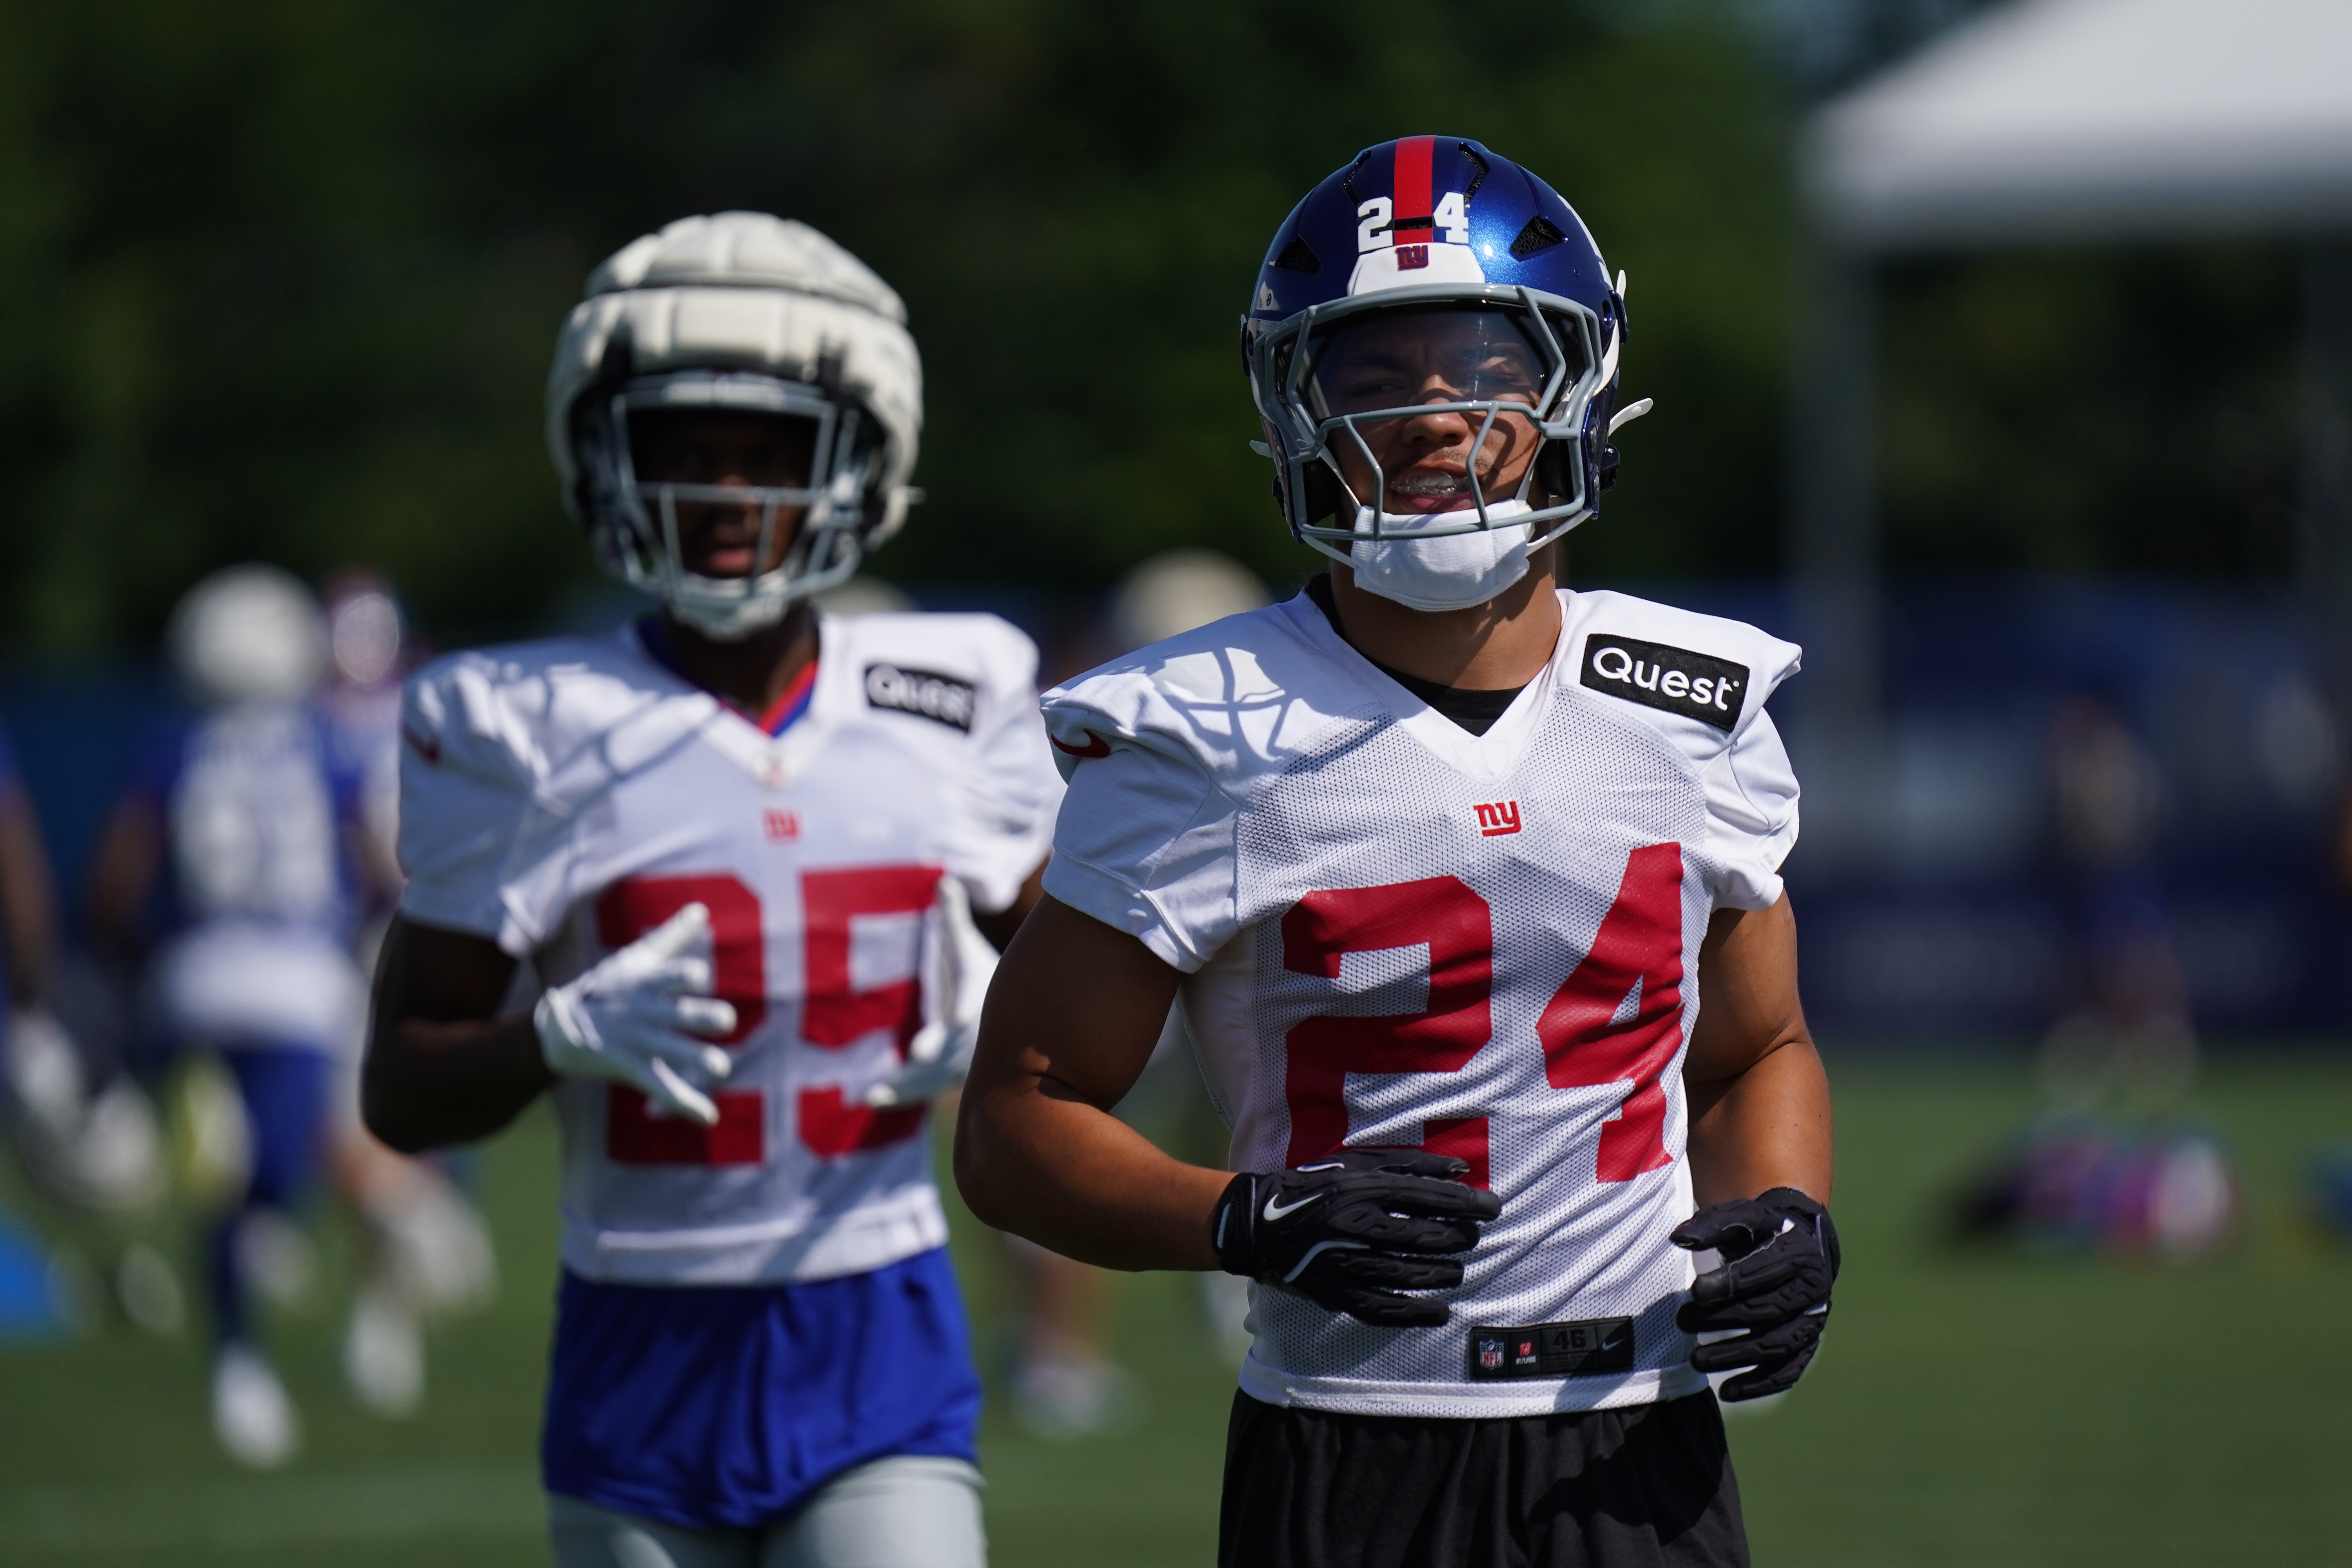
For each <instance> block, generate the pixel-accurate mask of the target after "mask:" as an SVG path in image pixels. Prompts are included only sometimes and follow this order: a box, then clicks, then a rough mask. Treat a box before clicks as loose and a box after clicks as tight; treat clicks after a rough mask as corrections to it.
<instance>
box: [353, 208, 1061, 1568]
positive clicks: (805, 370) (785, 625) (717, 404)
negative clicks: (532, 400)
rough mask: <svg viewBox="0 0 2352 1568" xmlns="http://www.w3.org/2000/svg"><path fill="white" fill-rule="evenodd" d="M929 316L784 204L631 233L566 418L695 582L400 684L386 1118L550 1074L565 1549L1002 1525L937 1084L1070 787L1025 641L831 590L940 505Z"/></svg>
mask: <svg viewBox="0 0 2352 1568" xmlns="http://www.w3.org/2000/svg"><path fill="white" fill-rule="evenodd" d="M905 320H906V317H905V311H904V310H903V308H902V307H901V305H900V303H899V301H898V296H897V295H896V294H895V293H893V292H892V291H891V290H890V289H889V288H888V287H887V285H885V284H884V283H883V282H882V280H881V279H879V278H877V277H876V276H875V275H874V274H873V273H872V272H871V271H870V270H868V269H867V268H866V267H865V266H864V265H863V264H862V263H860V262H859V261H858V260H857V259H856V258H855V257H853V256H851V255H850V254H849V253H848V252H847V251H845V250H844V249H842V248H841V247H839V246H837V245H835V244H834V243H833V242H832V241H831V240H829V239H827V238H825V237H824V236H823V235H821V234H818V233H817V232H816V231H815V230H814V229H811V228H809V227H807V226H804V225H802V224H799V223H794V222H789V221H785V220H781V219H778V218H775V217H771V216H766V215H763V214H757V213H723V214H720V215H719V216H712V217H694V218H687V219H683V220H681V221H679V222H677V223H673V224H671V225H669V226H667V227H666V228H664V229H662V230H661V231H660V232H659V233H656V234H652V235H648V236H646V237H644V238H642V239H640V240H637V241H636V242H635V243H634V244H632V245H629V246H627V247H625V248H624V249H622V250H621V251H619V252H618V253H617V254H615V255H614V257H613V258H611V259H609V260H608V261H606V262H605V263H604V265H603V266H602V267H600V268H597V269H596V271H595V272H594V274H593V275H592V276H591V278H590V279H589V282H588V289H587V297H586V298H585V299H584V300H583V301H582V303H581V304H580V305H579V307H578V308H577V309H575V310H573V311H572V317H571V320H570V321H568V322H567V323H566V324H565V326H564V329H563V331H562V337H561V339H560V341H559V342H558V343H557V346H556V353H555V363H554V368H553V370H552V372H551V374H550V376H549V381H548V397H547V413H548V424H547V436H548V444H549V447H550V448H551V451H552V452H553V454H554V457H555V463H556V468H557V470H558V472H559V474H560V475H561V476H562V481H563V490H564V497H565V500H566V501H567V502H568V503H569V504H570V506H571V507H572V510H573V512H574V514H575V515H576V516H577V517H578V518H579V519H580V521H582V522H583V524H584V525H585V527H586V529H587V531H588V534H589V537H590V540H591V542H592V543H593V546H594V549H595V552H596V555H597V558H598V560H599V561H600V562H602V563H604V566H605V568H606V569H607V570H608V571H610V572H612V573H614V574H615V575H618V576H620V577H622V578H624V579H625V580H626V581H628V582H630V583H633V584H638V585H640V586H642V587H644V588H646V589H647V590H649V591H650V592H652V593H653V594H655V595H657V596H658V597H659V599H660V601H661V607H660V609H659V611H658V612H657V613H655V614H652V615H648V616H645V617H643V618H642V619H640V620H639V621H637V622H636V623H635V624H633V625H631V626H628V627H626V628H625V629H624V630H623V631H621V632H620V633H619V634H617V635H615V636H611V637H595V638H560V639H556V640H552V641H548V642H539V643H529V644H523V645H520V646H516V647H501V648H492V649H488V650H484V651H481V652H476V653H467V654H460V655H457V656H456V657H454V658H446V659H443V660H441V661H440V662H438V663H436V664H434V665H432V666H429V667H427V668H425V669H424V670H423V671H421V672H420V673H419V674H418V675H417V676H415V678H414V679H412V680H411V681H410V683H409V686H408V690H407V694H406V699H405V706H404V711H403V720H402V723H403V730H404V741H405V749H404V756H403V758H402V783H401V793H402V799H401V811H400V834H401V858H402V860H403V862H404V865H405V866H406V868H407V869H408V872H409V876H410V881H409V885H408V889H407V891H406V893H405V895H404V899H403V902H402V908H401V912H400V914H399V916H398V917H397V918H396V919H395V920H394V922H393V926H392V929H391V931H390V933H389V934H388V936H387V937H386V940H385V944H384V959H383V968H382V971H381V976H380V979H379V982H378V986H377V995H376V1010H375V1019H374V1025H373V1035H372V1040H371V1045H370V1048H369V1056H368V1061H367V1067H366V1070H365V1079H364V1099H365V1106H366V1114H367V1120H368V1124H369V1126H370V1127H372V1128H373V1130H374V1131H376V1133H377V1134H378V1135H379V1136H380V1137H382V1138H383V1140H384V1141H385V1142H389V1143H391V1144H393V1145H394V1147H396V1148H401V1149H405V1150H417V1149H423V1148H427V1147H433V1146H436V1145H442V1144H448V1143H456V1142H467V1141H470V1140H473V1139H478V1138H481V1137H483V1136H485V1135H487V1134H488V1133H490V1132H493V1131H497V1130H498V1129H499V1128H500V1127H502V1126H504V1125H505V1124H506V1123H507V1122H509V1121H511V1120H512V1119H513V1118H514V1117H515V1116H516V1115H517V1114H518V1113H519V1112H520V1111H521V1110H523V1108H524V1107H525V1106H527V1105H529V1104H530V1102H532V1101H533V1100H536V1099H538V1098H539V1097H540V1096H541V1094H543V1093H551V1094H552V1096H553V1098H554V1100H555V1106H556V1112H557V1117H558V1121H559V1123H560V1126H561V1129H562V1144H563V1205H562V1261H563V1279H562V1295H561V1300H560V1303H559V1307H558V1315H557V1323H556V1332H555V1351H554V1362H553V1370H552V1374H551V1379H550V1385H549V1390H548V1406H547V1415H546V1428H545V1438H544V1443H543V1447H542V1461H543V1471H544V1479H545V1482H546V1486H547V1489H548V1490H549V1492H550V1494H551V1500H550V1531H551V1535H552V1537H553V1541H554V1547H555V1560H556V1562H557V1563H558V1564H559V1565H560V1568H584V1565H587V1564H598V1565H617V1564H623V1563H626V1564H631V1565H637V1564H656V1563H660V1564H672V1565H675V1568H689V1565H693V1568H698V1565H700V1564H705V1563H709V1564H719V1563H730V1564H733V1563H740V1564H750V1563H805V1564H811V1565H822V1564H846V1563H886V1562H887V1563H904V1564H908V1565H912V1568H972V1565H976V1564H978V1563H981V1562H982V1556H983V1551H982V1532H981V1522H980V1503H979V1496H978V1491H977V1487H978V1482H979V1477H978V1473H977V1471H976V1470H975V1468H974V1460H975V1451H974V1436H975V1433H974V1428H975V1425H976V1422H977V1417H978V1412H979V1400H980V1385H979V1380H978V1378H977V1377H976V1375H975V1374H974V1372H973V1369H972V1365H971V1354H970V1351H969V1347H968V1343H967V1330H966V1326H965V1321H964V1315H963V1308H962V1305H961V1300H960V1297H959V1295H958V1292H957V1289H956V1283H955V1279H954V1275H953V1273H952V1272H951V1270H950V1268H949V1266H948V1262H947V1255H946V1252H945V1249H944V1245H943V1244H944V1243H945V1241H946V1238H947V1229H946V1224H945V1220H944V1217H943V1215H942V1212H941V1209H940V1200H939V1194H938V1191H937V1189H936V1187H935V1186H934V1185H933V1184H932V1181H931V1176H930V1173H929V1153H928V1143H927V1141H926V1137H925V1120H926V1114H927V1111H928V1109H929V1101H930V1100H933V1099H935V1098H936V1097H937V1096H939V1095H940V1094H941V1093H944V1092H945V1091H947V1090H948V1089H950V1088H952V1087H954V1086H955V1084H956V1083H958V1082H959V1081H960V1080H961V1076H962V1070H963V1066H964V1063H965V1060H966V1058H967V1057H968V1054H969V1050H970V1046H971V1038H972V1035H973V1031H974V1028H975V1026H976V1023H977V1016H978V1007H979V1000H980V997H981V995H982V991H983V989H984V986H985V984H986V982H987V977H988V973H989V971H990V970H991V969H992V966H993V963H994V958H995V954H994V951H993V949H992V947H991V945H990V943H989V942H988V941H985V940H983V939H982V936H981V934H980V933H981V931H982V930H983V929H984V930H986V931H989V932H991V933H992V935H994V936H998V937H1002V936H1003V935H1005V934H1007V933H1009V931H1011V929H1012V927H1013V925H1014V924H1015V923H1017V921H1019V919H1020V918H1021V916H1022V914H1023V913H1024V911H1025V910H1026V909H1027V907H1028V905H1029V904H1030V902H1032V901H1033V900H1034V898H1035V897H1036V887H1037V882H1036V873H1037V870H1038V867H1039V865H1040V862H1041V861H1042V860H1043V859H1044V857H1045V847H1046V841H1047V837H1048V835H1049V833H1050V830H1051V825H1052V821H1053V814H1054V811H1055V806H1056V805H1057V803H1058V801H1059V798H1060V794H1061V783H1060V780H1059V778H1058V777H1057V776H1056V774H1055V770H1054V768H1053V766H1052V765H1051V763H1050V761H1049V760H1048V759H1049V756H1050V752H1049V751H1048V749H1047V747H1046V745H1045V734H1044V731H1043V727H1042V725H1041V723H1040V721H1039V718H1038V712H1037V708H1036V697H1035V691H1034V681H1035V671H1036V659H1037V655H1036V649H1035V648H1034V647H1033V646H1032V645H1031V644H1030V642H1029V640H1028V639H1027V638H1026V637H1023V636H1022V635H1021V634H1020V633H1019V632H1017V631H1015V630H1014V629H1013V627H1011V626H1007V625H1006V624H1004V623H1003V621H1000V620H998V619H996V618H995V617H993V616H935V615H916V614H902V613H893V614H878V613H877V614H867V615H856V616H835V615H829V614H821V613H819V612H818V611H817V610H816V608H815V607H814V603H813V598H812V596H813V595H815V594H817V593H819V592H820V591H822V590H824V589H826V588H828V587H831V586H833V585H835V584H840V583H842V582H844V581H845V580H846V579H847V578H848V577H849V576H850V574H853V573H854V572H856V569H857V567H858V564H859V563H860V562H861V561H862V560H863V559H864V557H865V555H866V552H868V551H869V550H871V549H872V548H873V547H874V546H875V545H877V544H878V543H880V542H882V541H883V540H884V539H886V538H887V537H888V536H889V534H890V533H891V532H892V531H894V530H896V529H897V528H898V525H899V523H900V521H902V519H903V518H904V515H905V511H906V507H907V504H908V500H909V499H910V496H911V492H910V491H909V490H908V487H907V482H906V481H907V478H908V474H909V472H910V471H911V469H912V468H913V466H914V460H915V447H916V441H917V437H918V435H919V428H920V422H921V406H922V402H921V381H920V367H919V361H918V359H917V357H916V353H915V345H914V342H913V340H912V338H910V337H909V336H908V331H907V329H906V325H905ZM526 965H527V966H528V973H529V976H530V981H531V983H532V984H534V985H535V987H536V988H537V989H538V990H539V993H540V994H539V995H538V999H537V1001H536V1004H535V1005H521V1004H519V1003H518V1002H517V1000H516V998H517V997H518V996H519V995H523V994H527V993H525V992H524V990H523V988H522V987H521V986H520V985H519V984H518V975H519V973H520V971H522V970H523V968H524V966H526Z"/></svg>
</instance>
